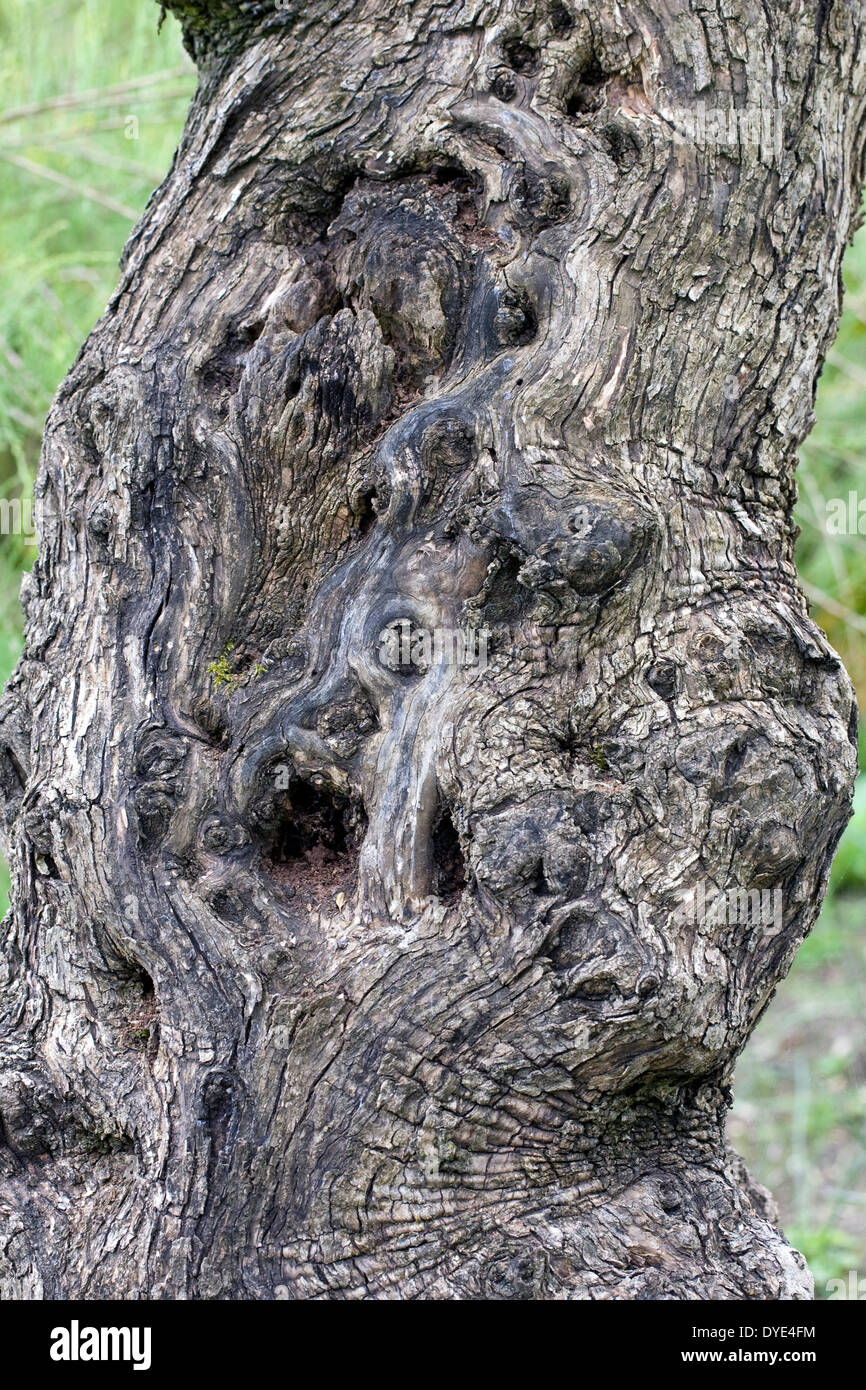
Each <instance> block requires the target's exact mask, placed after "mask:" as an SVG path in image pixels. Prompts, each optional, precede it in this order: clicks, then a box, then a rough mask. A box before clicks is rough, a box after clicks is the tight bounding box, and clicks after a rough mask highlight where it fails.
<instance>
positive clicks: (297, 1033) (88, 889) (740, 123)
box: [0, 0, 866, 1299]
mask: <svg viewBox="0 0 866 1390" xmlns="http://www.w3.org/2000/svg"><path fill="white" fill-rule="evenodd" d="M173 8H174V9H175V10H177V12H178V13H179V15H180V17H181V19H182V20H183V22H184V24H185V28H186V35H187V42H188V44H189V46H190V48H191V50H192V51H193V52H194V55H195V57H196V59H197V61H198V63H199V68H200V75H201V82H200V88H199V91H198V93H197V95H196V97H195V100H194V102H193V106H192V110H191V113H190V117H189V121H188V125H187V129H186V132H185V134H184V137H183V140H182V143H181V147H180V150H179V152H178V155H177V158H176V161H175V164H174V167H173V169H172V170H171V173H170V174H169V176H168V178H167V180H166V182H165V183H164V184H163V186H162V187H161V188H160V190H159V191H158V192H157V193H156V194H155V195H154V197H153V199H152V200H151V203H150V204H149V206H148V209H147V211H146V213H145V216H144V218H143V220H142V222H141V224H140V225H139V227H138V228H137V229H136V231H135V233H134V234H133V236H132V239H131V241H130V243H129V246H128V248H127V251H126V255H125V262H124V269H123V275H122V279H121V283H120V286H119V288H118V291H117V293H116V295H115V296H114V298H113V300H112V302H111V304H110V305H109V308H108V311H107V313H106V315H105V317H104V318H103V319H102V321H101V322H100V324H99V325H98V326H97V328H96V329H95V330H94V332H93V334H92V336H91V337H90V339H89V341H88V342H87V344H86V346H85V347H84V349H83V351H82V354H81V356H80V357H79V359H78V361H77V362H76V364H75V366H74V367H73V369H72V371H71V373H70V375H69V377H68V378H67V380H66V382H65V383H64V385H63V386H62V388H61V390H60V394H59V396H58V399H57V402H56V404H55V406H54V408H53V410H52V413H51V416H50V419H49V422H48V426H47V430H46V435H45V448H44V456H43V462H42V466H41V469H40V473H39V478H38V482H37V485H36V498H37V503H38V506H39V509H40V512H41V516H42V530H41V543H40V549H39V558H38V561H37V563H36V565H35V566H34V570H33V573H32V576H30V577H28V578H27V579H26V580H25V583H24V586H23V601H24V604H25V607H26V612H27V618H28V627H27V645H26V649H25V652H24V655H23V657H22V660H21V663H20V665H19V667H18V669H17V671H16V673H15V675H14V676H13V678H12V680H11V681H10V683H9V687H8V689H7V692H6V695H5V699H4V703H3V707H2V728H0V736H2V759H0V764H2V765H0V780H2V790H3V799H4V802H5V818H6V832H7V841H8V852H9V856H10V859H11V862H12V865H13V873H14V888H13V907H12V911H11V913H10V915H9V916H8V917H7V919H6V922H5V924H4V930H5V938H6V941H5V954H4V957H3V962H4V963H3V965H2V971H3V974H2V980H3V996H2V997H3V1004H2V1010H3V1012H2V1020H3V1044H2V1049H3V1050H2V1089H0V1098H2V1099H0V1109H2V1140H3V1144H2V1157H0V1175H2V1176H0V1208H2V1213H3V1215H2V1228H0V1230H2V1234H0V1270H2V1277H0V1287H2V1291H3V1293H4V1295H5V1296H11V1297H18V1298H34V1297H36V1298H38V1297H76V1296H84V1297H97V1296H99V1297H120V1298H136V1297H142V1296H143V1297H153V1298H261V1299H270V1298H404V1299H411V1298H434V1299H436V1298H438V1299H481V1298H498V1299H502V1298H504V1299H580V1298H620V1299H628V1298H669V1297H684V1298H754V1299H761V1298H806V1297H809V1295H810V1289H811V1283H810V1278H809V1275H808V1273H807V1271H806V1268H805V1265H804V1262H803V1260H802V1258H801V1257H800V1256H799V1255H798V1254H797V1253H796V1252H795V1251H793V1250H792V1249H791V1248H790V1247H789V1246H788V1244H787V1243H786V1242H785V1240H784V1238H783V1237H782V1236H781V1235H780V1233H779V1232H778V1230H776V1229H775V1226H774V1224H773V1213H772V1208H771V1205H770V1203H769V1199H768V1198H767V1196H766V1194H765V1193H763V1192H762V1191H761V1190H760V1189H758V1188H757V1187H756V1185H755V1184H753V1183H752V1182H751V1180H750V1179H749V1177H748V1175H747V1174H746V1173H745V1172H744V1170H743V1167H742V1164H741V1163H740V1161H739V1160H738V1159H737V1158H736V1156H735V1155H734V1154H733V1153H732V1152H731V1151H730V1150H729V1149H728V1148H727V1147H726V1143H725V1137H724V1115H725V1111H726V1107H727V1105H728V1104H729V1100H730V1091H729V1089H728V1085H729V1082H730V1079H731V1074H732V1069H733V1065H734V1061H735V1059H736V1057H737V1054H738V1052H739V1051H740V1049H741V1048H742V1047H743V1045H744V1043H745V1041H746V1039H747V1038H748V1036H749V1033H750V1031H751V1029H752V1028H753V1026H754V1024H755V1020H756V1019H757V1017H758V1015H759V1014H760V1012H761V1010H762V1009H763V1008H764V1007H765V1005H766V1004H767V1002H768V1000H769V999H770V997H771V995H772V992H773V989H774V987H775V985H776V983H777V982H778V980H779V979H780V977H781V976H782V975H784V973H785V971H786V970H787V968H788V966H789V964H790V962H791V959H792V956H793V954H794V952H795V950H796V948H797V946H798V944H799V942H800V941H801V940H802V938H803V936H804V934H805V933H806V932H807V931H808V930H809V928H810V926H811V925H812V922H813V920H814V918H815V915H816V913H817V910H818V906H819V903H820V899H821V895H822V892H823V889H824V885H825V881H826V875H827V870H828V865H829V862H830V858H831V856H832V853H833V848H834V846H835V843H836V840H837V838H838V836H839V834H840V831H841V829H842V827H843V825H844V823H845V820H846V817H847V815H848V806H849V799H850V788H851V783H852V779H853V775H854V768H855V732H856V714H855V708H854V702H853V696H852V691H851V686H850V683H849V681H848V679H847V677H846V676H845V673H844V671H843V670H842V669H841V667H840V663H839V661H838V658H837V657H836V656H835V654H834V653H833V651H832V650H831V649H830V648H829V647H828V645H827V643H826V641H825V639H824V637H823V635H822V633H821V632H820V631H819V630H818V629H817V628H816V627H815V625H814V624H813V623H812V622H811V620H810V619H809V617H808V615H807V612H806V607H805V604H804V601H803V598H802V596H801V594H800V593H799V591H798V588H797V583H796V577H795V571H794V565H793V560H792V552H793V544H794V537H795V529H794V527H793V524H792V522H791V506H792V502H793V499H794V484H793V481H792V475H793V471H794V466H795V462H796V450H797V447H798V444H799V443H800V441H801V440H802V438H803V436H804V434H805V433H806V431H807V430H808V428H809V426H810V423H811V420H812V402H813V395H814V385H815V379H816V376H817V373H818V371H819V368H820V364H821V360H822V355H823V353H824V352H825V351H826V348H827V345H828V343H829V342H830V340H831V338H832V335H833V332H834V331H835V327H836V324H837V319H838V314H839V301H840V287H839V266H840V261H841V257H842V251H843V248H844V245H845V243H846V240H847V238H848V237H849V235H850V232H851V229H852V226H853V223H854V219H855V215H856V211H857V208H858V205H859V188H860V177H861V173H862V168H861V165H862V156H863V147H864V109H866V101H864V64H866V45H864V32H866V23H864V14H863V11H862V9H861V7H860V5H859V4H851V3H845V2H844V0H835V3H834V2H833V0H789V2H788V3H784V4H783V3H775V4H773V5H765V4H761V3H756V0H726V3H725V4H721V3H719V0H669V2H668V3H661V0H635V2H634V3H628V4H622V5H620V4H616V3H613V0H610V2H609V3H602V4H598V3H588V0H553V3H549V2H548V0H540V2H539V3H537V4H533V3H516V2H515V0H489V2H488V3H481V0H465V2H464V0H445V3H440V4H432V3H430V0H420V2H419V3H417V4H413V5H411V6H409V5H407V4H404V3H398V4H396V5H392V6H386V5H383V4H382V3H381V0H359V2H358V3H354V0H344V3H342V4H339V3H338V5H337V6H336V8H335V7H333V5H332V3H331V0H314V3H312V4H304V5H295V3H294V0H291V3H290V4H288V5H281V6H279V7H276V8H274V7H271V6H269V5H266V4H243V3H241V4H229V3H228V0H226V3H221V0H217V3H213V2H212V3H204V0H199V3H189V4H186V3H177V4H175V5H174V6H173ZM762 894H763V896H761V895H762ZM768 902H770V903H771V904H772V905H773V910H772V911H771V912H767V911H765V910H764V908H765V907H766V904H767V903H768Z"/></svg>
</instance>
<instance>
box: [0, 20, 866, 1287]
mask: <svg viewBox="0 0 866 1390" xmlns="http://www.w3.org/2000/svg"><path fill="white" fill-rule="evenodd" d="M158 15H159V11H158V10H157V7H156V5H152V6H149V5H147V4H145V3H135V4H132V3H130V0H62V3H54V0H0V73H2V80H0V91H2V94H3V95H2V107H3V109H0V172H2V178H0V496H5V497H8V498H25V497H28V496H29V495H30V492H31V490H32V485H33V477H34V473H35V470H36V465H37V462H38V458H39V444H40V435H41V430H42V423H43V420H44V417H45V414H46V411H47V409H48V406H49V404H50V401H51V398H52V396H53V394H54V392H55V390H56V388H57V386H58V384H59V382H60V381H61V379H62V378H63V376H64V375H65V373H66V371H67V370H68V368H69V366H70V364H71V363H72V361H73V359H74V357H75V355H76V353H77V351H78V348H79V346H80V345H81V343H82V342H83V341H84V338H85V337H86V335H87V333H88V331H89V330H90V328H91V327H92V325H93V323H94V322H95V321H96V319H97V318H98V317H99V315H100V314H101V312H102V310H103V308H104V306H105V304H106V302H107V300H108V298H109V295H110V293H111V291H112V289H113V287H114V284H115V282H116V279H117V260H118V257H119V255H120V251H121V248H122V246H123V243H124V241H125V240H126V237H127V235H128V233H129V230H130V228H131V226H132V225H133V223H134V222H135V221H136V219H137V218H138V217H139V215H140V214H141V212H142V210H143V209H144V206H145V204H146V202H147V199H148V196H149V194H150V192H151V190H152V189H153V188H154V187H155V186H156V185H157V184H158V183H159V182H160V180H161V179H162V178H163V176H164V175H165V173H166V172H167V170H168V167H169V164H170V162H171V157H172V154H173V152H174V149H175V146H176V144H177V140H178V137H179V135H180V132H181V129H182V127H183V120H184V115H185V111H186V107H187V104H188V101H189V97H190V96H191V94H192V91H193V89H194V86H195V78H194V73H193V69H192V66H191V64H190V63H189V61H188V59H187V57H186V55H185V54H184V52H183V49H182V46H181V42H180V34H179V29H178V26H177V25H176V23H175V22H174V21H173V20H172V19H167V20H166V21H165V23H164V25H163V27H162V31H161V33H157V21H158ZM845 281H846V285H847V295H846V301H845V304H846V307H845V315H844V318H843V321H842V327H841V331H840V334H839V337H838V339H837V341H836V343H835V345H834V347H833V349H832V351H831V353H830V356H829V358H828V362H827V365H826V366H825V368H824V373H823V376H822V379H821V383H820V388H819V394H818V406H817V414H818V424H817V426H816V428H815V430H814V432H813V433H812V434H811V436H810V437H809V439H808V441H807V443H806V445H805V447H804V449H803V451H802V461H801V465H800V471H799V485H800V502H799V507H798V521H799V523H800V525H801V527H802V535H801V538H800V542H799V554H798V558H799V563H800V567H801V574H802V577H803V583H804V587H805V589H806V592H807V593H808V595H809V597H810V599H811V600H812V606H813V613H814V615H815V617H816V619H817V621H818V622H819V623H820V624H821V626H822V627H824V628H825V630H826V631H827V633H828V634H829V636H830V639H831V641H832V642H833V644H834V646H835V647H836V650H837V651H838V652H840V654H841V655H842V657H843V659H844V661H845V663H846V665H847V667H848V670H849V671H850V672H851V675H852V677H853V679H854V681H855V684H856V685H857V688H858V692H859V697H860V705H861V708H866V535H864V536H860V535H854V536H830V535H828V534H827V531H826V528H825V519H826V503H827V500H828V499H830V498H837V497H840V498H847V496H848V493H849V491H852V490H853V491H855V492H857V493H858V496H860V497H866V353H864V344H866V229H864V230H863V231H861V232H860V233H859V234H858V236H857V238H856V239H855V241H854V244H853V246H852V247H851V248H850V249H849V251H848V254H847V257H846V261H845ZM864 526H866V521H864ZM34 555H35V549H34V547H33V545H32V544H29V543H28V540H27V537H26V536H18V535H3V536H0V680H2V681H5V680H6V678H7V677H8V675H9V673H10V672H11V670H12V669H13V667H14V665H15V663H16V661H17V659H18V654H19V652H20V650H21V643H22V636H21V634H22V622H21V613H20V610H19V607H18V589H19V584H20V580H21V574H22V571H23V570H25V569H28V568H29V567H30V565H31V564H32V562H33V558H34ZM7 891H8V874H7V873H6V870H5V866H2V878H0V911H5V908H6V894H7ZM864 916H866V778H863V777H861V778H860V780H859V782H858V787H857V794H856V798H855V815H854V819H853V820H852V821H851V824H850V825H849V827H848V830H847V831H846V834H845V836H844V839H843V841H842V844H841V847H840V850H839V853H838V855H837V857H836V861H835V863H834V867H833V875H832V881H831V889H830V894H829V896H828V898H827V902H826V905H825V908H824V911H823V914H822V916H821V919H820V921H819V923H818V925H817V927H816V928H815V931H814V932H813V933H812V935H811V936H810V938H809V939H808V941H807V942H806V944H805V945H804V947H803V949H802V950H801V951H800V953H799V955H798V957H797V960H796V962H795V964H794V967H793V969H792V971H791V973H790V975H789V976H788V978H787V980H785V981H784V982H783V984H782V985H781V986H780V988H779V991H778V994H777V996H776V999H775V1001H774V1002H773V1004H772V1006H771V1008H770V1009H769V1011H768V1012H767V1014H766V1015H765V1017H764V1019H763V1020H762V1021H761V1023H760V1024H759V1026H758V1029H757V1031H756V1033H755V1035H754V1037H753V1039H752V1041H751V1042H750V1044H749V1046H748V1048H747V1049H746V1052H745V1054H744V1055H743V1058H742V1060H741V1062H740V1065H739V1069H738V1073H737V1085H736V1088H735V1089H736V1103H735V1106H734V1109H733V1112H732V1115H731V1119H730V1134H731V1138H732V1140H733V1142H734V1144H735V1146H736V1147H737V1148H738V1149H739V1150H740V1152H741V1153H743V1154H744V1156H745V1158H746V1160H747V1162H748V1164H749V1166H750V1168H751V1170H752V1172H753V1173H754V1174H755V1176H756V1177H757V1178H758V1179H759V1180H760V1181H761V1182H763V1183H764V1184H765V1185H766V1186H768V1187H769V1188H770V1190H771V1191H772V1192H773V1193H774V1195H775V1196H776V1198H777V1200H778V1202H779V1206H780V1208H781V1213H782V1222H783V1225H784V1227H785V1229H786V1231H787V1232H788V1234H789V1236H790V1237H791V1239H792V1240H793V1241H794V1243H795V1244H796V1245H798V1246H799V1248H800V1249H801V1250H803V1251H804V1253H805V1254H806V1257H807V1259H808V1260H809V1263H810V1266H811V1268H812V1271H813V1273H814V1275H815V1283H816V1293H817V1295H818V1297H824V1296H826V1294H827V1289H826V1283H827V1280H828V1279H831V1278H834V1277H841V1278H844V1279H847V1276H848V1271H849V1270H851V1269H854V1270H858V1271H859V1272H860V1274H861V1276H866V1030H864V1022H863V1020H864V1013H866V1009H864V1005H866V932H864V929H863V928H864Z"/></svg>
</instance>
